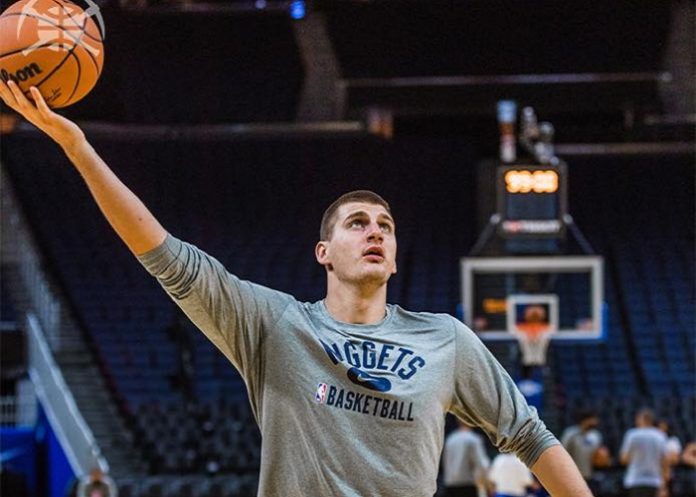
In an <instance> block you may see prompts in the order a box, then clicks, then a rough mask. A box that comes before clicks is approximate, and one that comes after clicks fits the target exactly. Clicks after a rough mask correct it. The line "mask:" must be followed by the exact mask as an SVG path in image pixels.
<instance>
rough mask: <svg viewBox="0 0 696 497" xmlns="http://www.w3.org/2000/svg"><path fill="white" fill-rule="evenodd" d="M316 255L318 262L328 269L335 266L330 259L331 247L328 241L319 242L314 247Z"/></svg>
mask: <svg viewBox="0 0 696 497" xmlns="http://www.w3.org/2000/svg"><path fill="white" fill-rule="evenodd" d="M314 256H315V257H316V259H317V262H318V263H319V264H321V265H322V266H324V267H325V268H326V269H327V270H328V271H331V270H332V269H333V267H332V266H331V262H330V259H329V247H328V243H327V242H318V243H317V245H316V247H314Z"/></svg>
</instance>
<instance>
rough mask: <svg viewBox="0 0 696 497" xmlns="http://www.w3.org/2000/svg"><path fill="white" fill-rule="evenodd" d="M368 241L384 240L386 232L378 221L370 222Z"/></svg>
mask: <svg viewBox="0 0 696 497" xmlns="http://www.w3.org/2000/svg"><path fill="white" fill-rule="evenodd" d="M367 240H368V241H371V242H372V241H380V242H381V241H382V240H384V233H382V229H381V228H380V227H379V224H377V223H370V226H369V231H368V233H367Z"/></svg>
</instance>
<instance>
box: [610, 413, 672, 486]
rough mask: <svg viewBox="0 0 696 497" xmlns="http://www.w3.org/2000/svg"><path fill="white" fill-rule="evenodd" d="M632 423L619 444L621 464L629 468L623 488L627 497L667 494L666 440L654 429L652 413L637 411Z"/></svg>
mask: <svg viewBox="0 0 696 497" xmlns="http://www.w3.org/2000/svg"><path fill="white" fill-rule="evenodd" d="M635 422H636V427H635V428H631V429H630V430H628V431H627V432H626V434H625V435H624V439H623V442H622V444H621V464H624V465H627V466H628V467H627V468H626V474H625V476H624V486H625V487H626V488H627V489H628V497H657V496H658V495H659V494H664V493H666V483H667V481H668V480H669V460H668V458H667V451H666V446H667V437H666V436H665V434H664V433H662V432H661V431H660V430H659V429H657V428H656V427H655V415H654V413H653V411H652V410H651V409H647V408H643V409H641V410H639V411H638V413H637V414H636V418H635Z"/></svg>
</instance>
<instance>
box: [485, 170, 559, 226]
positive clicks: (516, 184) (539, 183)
mask: <svg viewBox="0 0 696 497" xmlns="http://www.w3.org/2000/svg"><path fill="white" fill-rule="evenodd" d="M565 190H566V187H565V164H559V165H549V164H545V165H542V164H529V165H523V164H518V165H505V166H500V167H499V168H498V212H499V214H500V215H501V223H500V224H499V225H498V231H499V233H500V234H501V235H503V236H504V237H507V238H520V237H522V238H527V239H531V238H535V237H536V238H538V237H542V238H543V237H547V238H560V237H563V236H564V232H565V229H564V225H563V215H564V214H565V212H566V211H565V198H566V196H565Z"/></svg>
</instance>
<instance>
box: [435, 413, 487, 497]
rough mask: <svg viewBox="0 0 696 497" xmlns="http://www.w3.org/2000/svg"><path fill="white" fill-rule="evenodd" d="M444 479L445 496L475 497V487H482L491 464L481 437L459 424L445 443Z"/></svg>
mask: <svg viewBox="0 0 696 497" xmlns="http://www.w3.org/2000/svg"><path fill="white" fill-rule="evenodd" d="M443 455H444V459H443V466H444V479H445V488H446V494H445V495H447V497H477V496H478V489H477V488H476V487H477V485H480V486H484V485H485V481H486V470H487V469H488V465H489V464H490V461H489V459H488V456H487V455H486V452H485V450H484V448H483V441H482V440H481V437H480V436H479V435H477V434H476V433H474V432H473V431H472V429H471V427H469V426H468V425H466V424H465V423H463V422H462V421H459V429H457V430H455V431H453V432H452V433H450V434H449V435H448V436H447V439H446V440H445V449H444V454H443Z"/></svg>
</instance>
